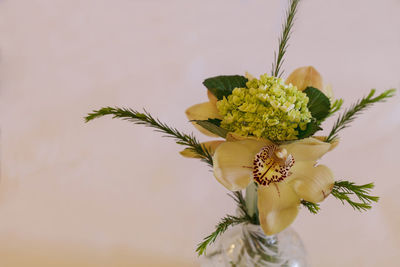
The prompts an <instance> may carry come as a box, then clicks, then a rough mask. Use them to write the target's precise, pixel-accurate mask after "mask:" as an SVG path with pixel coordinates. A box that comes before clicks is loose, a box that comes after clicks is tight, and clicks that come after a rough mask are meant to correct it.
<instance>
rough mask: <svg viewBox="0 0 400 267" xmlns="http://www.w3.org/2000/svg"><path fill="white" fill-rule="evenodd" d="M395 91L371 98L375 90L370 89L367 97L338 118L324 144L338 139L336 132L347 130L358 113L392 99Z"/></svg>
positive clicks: (387, 91)
mask: <svg viewBox="0 0 400 267" xmlns="http://www.w3.org/2000/svg"><path fill="white" fill-rule="evenodd" d="M395 91H396V90H395V89H389V90H386V91H384V92H383V93H382V94H380V95H378V96H376V97H373V96H374V94H375V89H372V90H371V92H370V93H369V94H368V96H366V97H364V98H362V99H360V100H358V101H357V102H356V103H355V104H353V105H351V107H350V108H349V109H347V110H345V112H344V114H342V115H340V116H339V118H338V119H337V121H336V122H335V124H334V125H333V127H332V130H331V131H330V133H329V135H328V137H327V139H326V141H325V142H331V141H332V140H333V139H336V138H338V132H339V131H341V130H343V129H344V128H347V127H348V126H349V124H350V123H351V122H352V121H354V119H355V118H356V116H357V115H358V114H359V113H361V112H362V111H363V110H365V109H367V108H369V107H370V106H372V104H375V103H378V102H384V101H386V99H388V98H390V97H393V96H394V93H395Z"/></svg>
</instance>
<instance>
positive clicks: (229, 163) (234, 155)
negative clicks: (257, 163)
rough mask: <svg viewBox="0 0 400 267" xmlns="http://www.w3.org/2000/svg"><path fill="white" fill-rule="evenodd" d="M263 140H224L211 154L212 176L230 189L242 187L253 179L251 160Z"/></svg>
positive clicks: (261, 146) (236, 189)
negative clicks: (212, 154)
mask: <svg viewBox="0 0 400 267" xmlns="http://www.w3.org/2000/svg"><path fill="white" fill-rule="evenodd" d="M264 146H265V143H264V142H260V141H255V140H243V141H237V142H224V143H223V144H221V145H219V146H218V147H217V149H216V150H215V154H214V156H213V165H214V176H215V178H217V180H218V181H219V182H220V183H221V184H222V185H223V186H225V187H226V188H227V189H229V190H231V191H238V190H241V189H244V188H246V187H247V186H248V184H249V183H250V182H251V181H252V179H253V160H254V157H255V155H256V154H257V153H258V152H259V151H260V150H261V148H263V147H264Z"/></svg>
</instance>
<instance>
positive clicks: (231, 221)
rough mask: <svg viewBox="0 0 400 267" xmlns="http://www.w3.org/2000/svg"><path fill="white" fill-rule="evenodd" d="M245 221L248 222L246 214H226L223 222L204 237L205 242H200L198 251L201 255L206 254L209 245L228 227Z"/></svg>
mask: <svg viewBox="0 0 400 267" xmlns="http://www.w3.org/2000/svg"><path fill="white" fill-rule="evenodd" d="M245 222H248V218H247V217H246V216H243V217H236V216H232V215H227V216H225V217H224V218H222V220H221V222H220V223H218V224H217V225H216V226H215V231H214V232H213V233H211V234H210V235H209V236H207V237H206V238H204V239H203V242H201V243H200V244H198V246H197V249H196V252H197V253H198V255H199V256H200V255H202V254H204V253H205V251H206V248H207V246H208V245H210V244H211V243H214V242H215V240H216V239H217V237H218V236H219V235H221V234H223V233H224V232H225V231H226V230H227V229H228V227H230V226H234V225H237V224H240V223H245Z"/></svg>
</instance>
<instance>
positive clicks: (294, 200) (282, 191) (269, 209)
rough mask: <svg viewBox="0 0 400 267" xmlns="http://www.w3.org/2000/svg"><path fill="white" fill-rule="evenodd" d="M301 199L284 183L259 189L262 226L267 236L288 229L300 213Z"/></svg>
mask: <svg viewBox="0 0 400 267" xmlns="http://www.w3.org/2000/svg"><path fill="white" fill-rule="evenodd" d="M299 204H300V198H299V197H298V196H297V195H296V193H295V191H294V190H293V188H292V187H291V185H289V184H287V183H285V182H284V181H282V182H279V183H274V184H270V185H269V186H259V187H258V210H259V217H260V224H261V227H262V229H263V230H264V233H265V234H266V235H274V234H276V233H279V232H280V231H282V230H284V229H285V228H286V227H288V226H289V225H290V224H291V223H292V222H293V221H294V219H295V218H296V216H297V214H298V212H299Z"/></svg>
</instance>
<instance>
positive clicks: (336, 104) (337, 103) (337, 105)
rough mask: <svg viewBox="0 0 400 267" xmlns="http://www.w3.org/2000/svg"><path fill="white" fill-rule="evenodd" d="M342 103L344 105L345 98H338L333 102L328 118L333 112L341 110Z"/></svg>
mask: <svg viewBox="0 0 400 267" xmlns="http://www.w3.org/2000/svg"><path fill="white" fill-rule="evenodd" d="M342 105H343V99H336V100H335V101H334V102H333V103H332V105H331V108H330V110H329V114H328V116H327V117H326V118H329V117H330V116H332V115H333V114H335V113H336V112H338V111H339V110H340V108H341V107H342ZM326 118H325V119H326Z"/></svg>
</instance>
